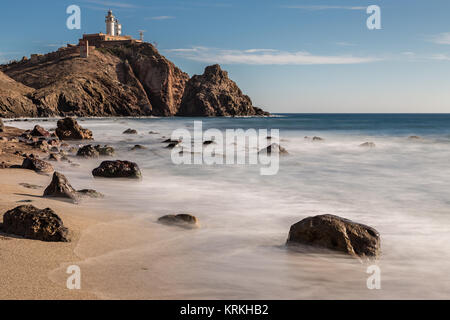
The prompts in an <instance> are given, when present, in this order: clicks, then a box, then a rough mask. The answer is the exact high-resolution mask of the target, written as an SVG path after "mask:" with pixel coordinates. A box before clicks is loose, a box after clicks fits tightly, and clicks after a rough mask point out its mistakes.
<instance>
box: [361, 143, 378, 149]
mask: <svg viewBox="0 0 450 320" xmlns="http://www.w3.org/2000/svg"><path fill="white" fill-rule="evenodd" d="M359 146H360V147H364V148H375V147H376V145H375V143H373V142H364V143H363V144H360V145H359Z"/></svg>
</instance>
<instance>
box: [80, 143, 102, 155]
mask: <svg viewBox="0 0 450 320" xmlns="http://www.w3.org/2000/svg"><path fill="white" fill-rule="evenodd" d="M99 156H100V153H99V152H98V150H97V149H96V148H94V147H93V146H91V145H90V144H88V145H87V146H83V147H81V148H80V149H78V152H77V157H83V158H98V157H99Z"/></svg>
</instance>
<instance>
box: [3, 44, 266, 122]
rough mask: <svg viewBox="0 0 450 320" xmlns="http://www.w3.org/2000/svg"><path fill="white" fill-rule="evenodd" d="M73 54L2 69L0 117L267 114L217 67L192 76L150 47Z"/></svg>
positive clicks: (65, 51)
mask: <svg viewBox="0 0 450 320" xmlns="http://www.w3.org/2000/svg"><path fill="white" fill-rule="evenodd" d="M73 49H74V48H73V47H68V48H60V49H59V50H58V51H56V52H52V53H49V54H46V55H42V56H39V57H38V58H34V59H27V58H25V57H24V58H23V59H22V60H21V61H16V62H12V63H10V64H6V65H2V66H0V117H3V118H13V117H50V116H61V117H64V116H78V117H91V116H96V117H108V116H177V115H180V116H253V115H267V114H268V113H266V112H264V111H262V110H261V109H259V108H257V107H254V106H253V104H252V101H251V99H250V98H249V97H248V96H246V95H244V94H243V93H242V92H241V90H240V89H239V87H238V86H237V85H236V83H234V82H233V81H232V80H230V79H229V78H228V74H227V72H226V71H223V70H222V69H221V68H220V66H218V65H214V66H209V67H207V68H206V69H205V72H204V74H203V75H196V76H193V77H192V78H190V77H189V75H188V74H187V73H185V72H183V71H182V70H180V69H179V68H178V67H177V66H175V65H174V64H173V63H172V62H171V61H170V60H168V59H167V58H166V57H164V56H163V55H161V54H160V53H159V52H158V50H157V49H156V48H155V47H154V46H153V45H152V44H149V43H129V44H117V45H109V46H107V47H106V46H105V47H98V48H97V49H95V50H92V52H91V53H90V55H89V57H88V58H83V57H81V56H80V53H79V51H77V50H73Z"/></svg>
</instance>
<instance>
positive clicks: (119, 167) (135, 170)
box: [92, 160, 142, 179]
mask: <svg viewBox="0 0 450 320" xmlns="http://www.w3.org/2000/svg"><path fill="white" fill-rule="evenodd" d="M92 175H93V176H94V177H103V178H131V179H140V178H142V174H141V170H140V169H139V167H138V165H137V164H136V163H134V162H130V161H121V160H116V161H103V162H102V163H101V164H100V166H99V167H98V168H95V169H94V170H92Z"/></svg>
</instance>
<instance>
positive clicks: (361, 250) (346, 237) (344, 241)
mask: <svg viewBox="0 0 450 320" xmlns="http://www.w3.org/2000/svg"><path fill="white" fill-rule="evenodd" d="M287 244H288V245H293V244H303V245H311V246H317V247H323V248H328V249H331V250H336V251H341V252H344V253H346V254H350V255H353V256H359V257H364V256H366V257H377V256H378V255H379V254H380V234H379V233H378V231H377V230H375V229H374V228H371V227H368V226H366V225H363V224H359V223H356V222H353V221H350V220H347V219H344V218H341V217H338V216H334V215H329V214H327V215H321V216H315V217H308V218H306V219H303V220H302V221H300V222H298V223H296V224H294V225H293V226H291V229H290V231H289V236H288V240H287Z"/></svg>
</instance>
